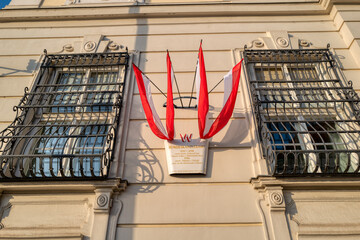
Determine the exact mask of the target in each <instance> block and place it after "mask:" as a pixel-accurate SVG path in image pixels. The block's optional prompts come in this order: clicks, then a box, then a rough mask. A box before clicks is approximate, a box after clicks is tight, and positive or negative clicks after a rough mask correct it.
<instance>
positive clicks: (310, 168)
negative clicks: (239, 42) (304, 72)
mask: <svg viewBox="0 0 360 240" xmlns="http://www.w3.org/2000/svg"><path fill="white" fill-rule="evenodd" d="M301 51H303V52H304V53H306V52H308V53H316V54H319V53H321V54H324V56H326V57H327V58H328V59H325V60H326V61H327V63H326V64H329V68H330V70H331V71H333V74H334V75H335V77H336V79H337V80H339V83H340V86H342V90H344V91H348V93H347V95H350V93H351V96H353V97H352V98H349V99H348V103H349V106H350V107H351V110H352V111H358V107H357V105H356V103H357V102H359V98H358V97H357V95H356V93H355V92H354V90H353V89H352V87H351V86H347V85H346V84H344V81H343V79H340V77H339V74H338V70H339V69H338V68H337V67H336V65H335V64H336V62H335V61H334V60H333V58H332V55H331V53H330V52H329V50H328V49H310V50H276V49H274V50H248V49H246V48H245V49H244V52H243V56H244V57H245V65H246V73H247V76H248V79H249V82H248V87H249V94H250V96H251V99H252V107H253V112H254V113H255V125H256V127H257V129H258V139H259V140H260V143H261V146H262V155H263V156H264V157H265V158H266V160H267V164H268V167H269V170H270V173H271V174H272V175H277V176H279V175H299V174H300V175H301V174H310V173H311V174H322V175H323V174H352V173H357V172H358V171H359V151H358V150H359V144H358V143H357V142H355V141H353V144H352V145H353V146H350V148H349V147H348V146H347V147H348V148H349V149H350V150H353V151H350V153H349V154H348V163H347V166H346V167H345V169H344V167H343V166H340V165H341V161H340V163H339V164H337V165H338V166H336V168H337V169H335V170H334V171H332V172H331V171H329V170H326V169H325V171H324V168H323V167H322V166H321V165H320V164H319V162H320V161H319V155H318V153H317V150H318V149H317V147H314V146H315V145H319V144H318V143H317V142H315V141H314V139H313V137H312V135H311V134H310V132H311V131H310V130H309V129H308V128H309V127H308V126H306V125H304V126H299V128H300V129H301V128H305V129H303V130H304V131H307V133H306V134H303V133H301V132H304V131H300V130H297V131H295V132H297V135H298V136H297V137H298V139H299V142H301V141H302V143H301V144H300V145H301V146H302V149H305V150H309V151H310V152H311V151H313V153H310V154H309V155H307V157H308V158H309V156H310V158H313V159H312V160H311V159H310V160H308V159H307V160H306V161H305V164H306V165H307V166H305V167H304V168H303V171H295V170H294V171H286V167H284V171H282V172H281V171H277V168H278V167H277V166H276V164H277V163H278V161H277V156H275V157H274V156H272V157H271V156H270V154H269V153H268V151H270V152H271V151H272V150H271V149H269V147H270V148H271V146H273V147H274V144H271V142H270V138H271V134H269V133H266V128H268V127H264V125H265V122H266V121H265V122H264V120H265V119H264V115H263V114H262V113H261V107H262V103H261V102H262V99H261V98H262V97H261V96H259V94H257V93H258V92H257V91H260V90H259V87H258V85H257V84H258V80H257V76H256V75H257V74H256V73H255V72H256V70H255V69H256V63H259V64H266V61H264V62H262V61H258V62H256V61H255V60H254V61H247V60H248V59H247V57H248V56H251V54H255V53H256V54H257V53H258V54H259V56H260V54H261V53H266V54H267V55H266V54H265V55H266V56H265V57H264V56H261V57H259V56H258V57H259V59H260V60H261V58H262V57H263V58H264V59H265V58H268V60H269V58H270V57H269V56H270V55H271V54H275V53H276V54H291V53H292V54H294V55H295V56H296V54H300V52H301ZM256 54H255V55H256ZM276 56H277V55H276ZM254 59H255V57H254ZM274 59H275V58H273V60H272V61H273V62H275V64H274V65H272V66H271V65H267V66H266V67H268V68H269V69H270V68H273V69H275V72H276V71H277V70H276V68H278V67H279V66H280V67H281V72H282V74H283V81H284V83H285V84H286V85H287V86H288V88H289V91H288V92H289V96H290V99H291V97H292V98H294V100H295V102H296V100H297V94H298V93H296V92H295V91H296V88H295V87H294V86H293V83H292V81H293V79H291V74H290V72H289V68H288V65H291V64H292V62H291V61H289V63H286V62H285V63H284V62H282V63H281V61H279V62H277V61H276V60H274ZM289 59H290V58H289ZM320 60H323V59H320ZM269 62H271V60H269ZM320 62H321V61H320ZM278 63H280V64H279V65H277V64H278ZM294 63H296V64H298V62H296V61H295V62H294ZM302 64H304V66H305V65H306V64H310V66H315V68H314V70H315V71H316V74H317V76H319V81H318V82H321V84H322V85H325V86H326V87H328V82H327V81H326V80H329V79H326V78H324V79H321V78H322V77H324V76H328V74H322V73H321V72H320V71H321V67H322V64H320V63H317V64H314V63H313V62H312V61H303V62H302ZM266 67H265V68H266ZM269 71H270V70H269ZM325 71H326V70H325ZM269 74H271V73H269ZM275 75H276V74H275ZM269 76H270V75H269ZM321 80H324V81H321ZM260 82H261V81H260ZM273 84H274V83H273ZM281 84H283V83H280V84H279V85H281ZM325 86H322V87H323V89H322V90H324V89H325ZM257 88H258V89H257ZM291 88H293V89H294V90H291ZM340 88H341V87H340ZM335 90H338V89H330V90H328V91H329V92H330V93H329V92H327V91H325V92H326V94H333V95H334V93H332V92H335ZM327 96H328V97H329V95H327ZM328 100H329V99H328ZM331 100H334V99H331ZM299 102H301V101H299ZM334 102H335V103H333V104H337V103H336V101H334ZM354 103H355V104H354ZM283 104H284V108H285V104H287V103H286V101H284V103H283ZM289 104H293V106H294V105H296V103H293V102H292V103H291V102H290V103H289ZM298 104H299V105H298V106H297V107H301V106H300V104H301V103H298ZM326 104H328V103H326ZM274 105H276V101H275V102H274ZM309 106H310V103H309ZM326 107H328V106H326ZM294 108H295V107H294ZM309 108H310V107H309ZM267 111H268V109H267ZM336 111H337V109H335V114H334V115H333V116H331V115H328V116H326V117H327V119H325V118H324V119H322V120H319V121H325V122H331V118H340V116H339V113H338V112H336ZM347 114H348V113H347ZM345 115H346V114H345ZM351 115H352V117H353V119H352V120H354V121H357V119H358V118H356V116H357V115H356V112H355V113H354V114H351ZM269 116H270V115H269ZM269 116H268V117H269ZM287 117H288V116H287ZM294 117H297V118H298V119H297V120H296V121H298V122H305V123H306V122H307V118H306V116H294ZM341 119H342V118H341ZM336 120H338V119H336ZM336 120H334V121H333V122H334V124H335V126H337V125H336V124H337V121H336ZM270 121H271V119H269V120H268V122H270ZM296 121H295V122H296ZM279 122H282V123H285V122H286V120H283V121H282V120H279ZM344 122H345V120H344ZM305 123H303V124H305ZM319 126H320V125H319ZM295 128H296V127H295ZM343 130H344V131H345V132H346V130H349V129H343ZM324 131H327V130H326V129H324ZM339 132H342V131H339ZM349 132H350V131H349ZM345 134H347V133H341V135H345ZM266 136H267V137H266ZM340 138H342V139H346V138H347V139H351V138H352V136H351V135H349V136H348V137H344V136H340ZM356 139H358V138H356ZM304 140H305V141H304ZM332 144H335V145H337V144H338V143H336V142H333V143H332ZM343 144H345V142H344V141H343ZM323 145H326V144H323ZM349 149H348V150H349ZM336 150H338V149H336ZM288 153H291V151H290V150H289V151H288ZM326 156H328V155H327V154H326ZM336 156H340V153H339V155H336ZM338 158H340V157H338ZM327 159H328V157H327V158H326V161H327V163H328V162H329V161H328V160H327ZM296 161H298V160H296ZM286 164H287V163H284V166H285V165H286ZM295 164H296V165H295V167H298V166H297V165H298V164H299V162H296V163H295ZM339 168H342V169H339Z"/></svg>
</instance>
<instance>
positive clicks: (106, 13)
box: [0, 0, 360, 22]
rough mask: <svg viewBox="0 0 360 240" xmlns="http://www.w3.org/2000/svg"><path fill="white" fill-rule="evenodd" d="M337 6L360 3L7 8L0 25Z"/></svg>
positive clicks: (315, 11) (314, 10)
mask: <svg viewBox="0 0 360 240" xmlns="http://www.w3.org/2000/svg"><path fill="white" fill-rule="evenodd" d="M338 2H339V3H340V2H341V4H347V3H360V0H343V1H339V0H311V1H308V0H298V1H288V2H286V1H268V2H264V1H241V2H240V1H239V2H209V3H193V4H189V3H188V4H146V5H137V4H134V5H123V4H122V5H111V6H109V5H101V6H100V5H98V6H94V5H90V6H82V5H78V6H76V5H75V6H73V5H71V6H62V7H56V8H7V9H3V10H2V11H0V22H8V21H50V20H84V19H86V20H90V19H119V18H145V17H146V18H150V17H200V16H201V17H205V16H229V17H230V16H286V15H287V16H289V15H321V14H329V13H330V10H331V8H332V5H333V4H334V3H338ZM260 5H261V6H260Z"/></svg>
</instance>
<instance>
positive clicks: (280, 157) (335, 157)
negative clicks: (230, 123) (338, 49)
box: [244, 49, 360, 176]
mask: <svg viewBox="0 0 360 240" xmlns="http://www.w3.org/2000/svg"><path fill="white" fill-rule="evenodd" d="M244 60H245V64H246V68H247V72H248V74H249V84H250V90H251V94H252V101H253V108H254V111H255V114H256V120H257V128H258V131H259V136H260V139H261V143H262V149H263V154H264V156H265V157H266V159H267V162H268V165H269V169H271V173H272V174H273V175H275V176H303V175H309V174H310V175H342V176H343V175H349V176H353V175H357V174H359V169H360V126H359V123H360V108H359V106H360V104H359V99H360V98H359V97H358V96H357V94H356V93H355V91H354V89H353V87H352V85H351V84H350V85H349V84H348V83H346V82H345V81H344V80H343V79H341V78H340V75H339V68H338V67H337V66H336V62H335V61H334V59H333V57H332V55H331V53H330V52H329V50H328V49H311V50H302V49H299V50H248V49H245V51H244Z"/></svg>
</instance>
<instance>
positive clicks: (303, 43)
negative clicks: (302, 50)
mask: <svg viewBox="0 0 360 240" xmlns="http://www.w3.org/2000/svg"><path fill="white" fill-rule="evenodd" d="M300 46H302V47H309V46H310V42H309V41H307V40H304V39H302V40H300Z"/></svg>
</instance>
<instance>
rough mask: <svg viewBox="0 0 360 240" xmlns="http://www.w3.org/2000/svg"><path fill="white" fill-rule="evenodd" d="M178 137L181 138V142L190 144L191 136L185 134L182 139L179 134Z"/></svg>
mask: <svg viewBox="0 0 360 240" xmlns="http://www.w3.org/2000/svg"><path fill="white" fill-rule="evenodd" d="M180 137H181V141H182V142H185V141H188V142H191V137H192V134H190V135H187V134H185V135H184V137H183V136H182V135H181V134H180Z"/></svg>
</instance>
